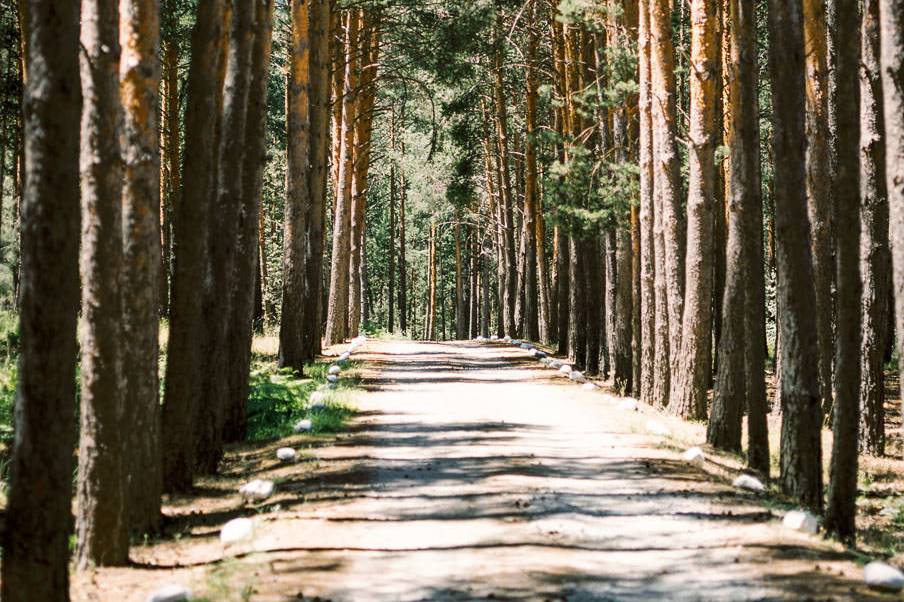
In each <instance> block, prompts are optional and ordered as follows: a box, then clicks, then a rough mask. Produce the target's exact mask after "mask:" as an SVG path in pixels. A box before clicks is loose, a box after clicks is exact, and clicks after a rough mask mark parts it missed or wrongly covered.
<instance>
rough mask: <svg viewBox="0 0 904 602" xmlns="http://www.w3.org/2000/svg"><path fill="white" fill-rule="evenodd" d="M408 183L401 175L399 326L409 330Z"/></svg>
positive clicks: (405, 331) (403, 329)
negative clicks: (406, 231)
mask: <svg viewBox="0 0 904 602" xmlns="http://www.w3.org/2000/svg"><path fill="white" fill-rule="evenodd" d="M407 187H408V183H407V182H406V180H405V176H404V174H403V175H402V177H401V187H400V188H401V191H400V196H399V328H400V329H401V330H402V332H403V333H407V332H408V262H407V260H406V254H405V204H406V203H405V201H406V200H407V197H408V195H407Z"/></svg>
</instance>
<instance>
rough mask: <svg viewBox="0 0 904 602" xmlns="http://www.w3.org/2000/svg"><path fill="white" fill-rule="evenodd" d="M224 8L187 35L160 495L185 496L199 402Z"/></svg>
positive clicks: (203, 4) (217, 6)
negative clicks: (188, 50)
mask: <svg viewBox="0 0 904 602" xmlns="http://www.w3.org/2000/svg"><path fill="white" fill-rule="evenodd" d="M224 8H225V7H224V5H223V3H222V2H219V1H217V0H200V1H199V3H198V15H197V21H196V23H195V29H194V31H193V32H192V58H191V65H190V67H189V74H188V84H187V85H188V97H187V106H186V110H185V161H184V166H183V170H184V174H185V178H184V185H183V189H182V198H181V199H180V200H179V203H178V204H177V206H176V211H175V224H174V229H173V245H174V248H175V253H174V268H173V285H172V286H173V288H172V303H171V309H170V335H169V345H168V347H167V363H166V391H165V398H164V405H163V427H162V428H163V440H162V443H163V487H164V490H165V491H169V492H175V491H188V490H190V489H191V485H192V475H193V471H194V414H195V406H196V405H197V401H196V400H197V399H198V398H199V397H200V396H201V376H202V375H201V365H202V357H201V335H202V328H201V325H202V322H201V294H200V291H199V290H198V286H199V283H200V282H202V281H203V278H204V275H205V269H206V268H205V266H206V265H207V257H208V247H207V233H208V228H207V221H206V220H207V217H208V207H209V205H210V198H211V194H212V189H213V181H212V178H211V171H212V169H213V164H214V161H215V158H216V153H215V149H214V148H213V147H212V145H211V144H210V141H211V140H212V139H213V136H214V130H215V126H216V114H217V109H216V107H217V96H218V94H219V87H218V84H217V80H218V76H217V73H218V70H219V69H218V62H219V56H220V53H219V50H218V49H219V39H220V35H221V29H222V27H223V11H224Z"/></svg>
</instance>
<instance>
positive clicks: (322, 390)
mask: <svg viewBox="0 0 904 602" xmlns="http://www.w3.org/2000/svg"><path fill="white" fill-rule="evenodd" d="M366 342H367V337H366V336H364V335H361V336H358V337H355V338H354V339H352V341H351V344H350V345H349V347H348V350H346V351H345V352H344V353H343V354H342V355H340V356H339V357H338V359H337V360H336V362H335V363H333V364H331V365H330V367H329V368H328V369H327V377H326V380H327V382H326V384H323V385H320V387H318V388H317V390H316V391H314V393H312V394H311V398H310V400H309V402H310V405H309V409H310V410H311V411H314V412H319V411H322V410H324V409H326V403H327V399H328V396H329V391H331V390H334V389H335V388H336V387H337V386H338V383H339V375H340V374H341V373H342V370H343V369H344V368H346V367H348V363H349V360H350V359H351V356H352V354H353V353H355V352H356V351H358V350H359V349H361V347H362V346H364V344H365V343H366ZM313 428H314V425H313V424H312V423H311V420H309V419H307V418H306V419H304V420H299V421H298V422H297V423H295V427H294V429H293V430H294V431H295V432H296V433H299V434H300V433H309V432H311V430H312V429H313ZM276 458H277V459H278V460H279V461H280V462H284V463H287V464H288V463H292V462H296V461H297V460H298V452H297V451H296V450H295V449H293V448H291V447H280V448H279V449H277V450H276ZM274 493H276V484H275V483H274V482H273V481H269V480H264V479H255V480H253V481H250V482H248V483H245V484H244V485H242V486H241V487H240V488H239V495H241V496H242V500H243V501H245V502H263V501H265V500H267V499H268V498H270V497H271V496H272V495H273V494H274ZM253 539H254V521H253V520H252V519H250V518H236V519H233V520H231V521H229V522H228V523H226V524H225V525H223V528H222V529H221V530H220V543H221V544H222V545H223V546H224V548H227V547H229V546H235V545H238V544H242V543H247V542H250V541H252V540H253ZM191 598H192V590H191V589H190V588H188V587H186V586H184V585H180V584H169V585H165V586H163V587H161V588H160V589H158V590H157V591H155V592H154V593H152V594H151V595H150V596H149V597H148V602H184V601H187V600H190V599H191Z"/></svg>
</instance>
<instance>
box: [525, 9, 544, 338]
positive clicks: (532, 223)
mask: <svg viewBox="0 0 904 602" xmlns="http://www.w3.org/2000/svg"><path fill="white" fill-rule="evenodd" d="M530 14H531V21H532V22H533V21H535V20H536V18H537V16H538V15H537V0H532V1H531V5H530ZM531 25H532V26H531V27H530V30H529V32H528V43H527V74H526V77H525V81H526V83H527V90H526V92H525V96H526V100H527V107H526V112H525V127H526V130H527V136H526V140H525V144H524V171H525V174H524V244H523V246H524V336H525V338H527V339H528V340H531V341H539V340H540V324H539V316H538V312H537V309H538V308H537V304H538V302H539V298H538V288H537V245H538V241H537V213H538V211H537V207H538V205H539V202H540V200H539V195H538V186H537V139H536V136H537V87H538V83H537V66H536V62H537V45H538V43H537V29H536V26H533V25H534V24H533V23H532V24H531Z"/></svg>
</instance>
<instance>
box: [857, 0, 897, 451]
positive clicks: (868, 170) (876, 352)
mask: <svg viewBox="0 0 904 602" xmlns="http://www.w3.org/2000/svg"><path fill="white" fill-rule="evenodd" d="M861 36H862V38H861V63H860V64H861V65H862V67H861V72H860V196H861V207H860V221H861V226H860V233H861V234H860V236H861V238H860V271H861V274H862V278H863V295H862V297H861V305H862V307H863V334H862V337H861V339H860V355H861V362H860V366H861V375H860V415H861V420H862V422H861V427H860V447H861V449H862V450H863V451H865V452H867V453H869V454H873V455H877V456H882V455H885V366H884V360H885V351H886V349H887V347H888V340H889V334H890V333H889V329H888V314H889V302H888V301H889V293H890V285H891V255H890V253H889V249H888V192H887V189H886V184H885V128H884V125H883V123H882V80H881V77H882V72H881V69H880V66H879V53H880V40H879V1H878V0H866V2H864V5H863V17H862V21H861Z"/></svg>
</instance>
